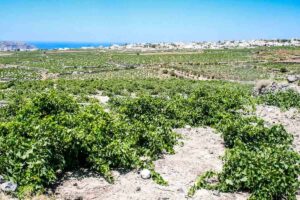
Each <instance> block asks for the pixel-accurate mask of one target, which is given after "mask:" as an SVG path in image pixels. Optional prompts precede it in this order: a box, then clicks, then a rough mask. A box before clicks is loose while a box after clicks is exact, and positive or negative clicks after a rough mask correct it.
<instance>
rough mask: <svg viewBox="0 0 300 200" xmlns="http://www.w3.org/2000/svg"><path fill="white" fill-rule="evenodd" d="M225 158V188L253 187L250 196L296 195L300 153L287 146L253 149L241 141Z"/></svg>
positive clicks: (222, 178)
mask: <svg viewBox="0 0 300 200" xmlns="http://www.w3.org/2000/svg"><path fill="white" fill-rule="evenodd" d="M224 162H225V164H224V167H223V171H222V172H221V173H220V174H219V181H220V184H219V186H218V188H219V189H220V190H221V191H226V192H229V191H230V192H234V191H250V192H251V193H252V194H251V197H250V199H262V200H263V199H266V200H267V199H296V198H295V194H296V192H297V190H298V188H299V186H300V184H299V181H298V176H299V174H300V167H299V163H300V156H299V154H298V153H296V152H294V151H292V150H290V149H288V148H286V147H285V146H277V147H268V146H265V147H264V148H262V149H261V150H259V151H252V150H249V149H248V148H247V147H246V146H245V145H243V144H239V145H237V146H236V147H234V148H233V149H230V150H228V151H227V152H226V155H225V157H224Z"/></svg>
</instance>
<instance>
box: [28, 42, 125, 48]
mask: <svg viewBox="0 0 300 200" xmlns="http://www.w3.org/2000/svg"><path fill="white" fill-rule="evenodd" d="M26 43H27V44H31V45H33V46H35V47H36V48H38V49H65V48H69V49H80V48H85V47H100V46H101V47H110V46H112V45H113V44H119V45H120V44H121V43H101V42H99V43H98V42H30V41H29V42H26Z"/></svg>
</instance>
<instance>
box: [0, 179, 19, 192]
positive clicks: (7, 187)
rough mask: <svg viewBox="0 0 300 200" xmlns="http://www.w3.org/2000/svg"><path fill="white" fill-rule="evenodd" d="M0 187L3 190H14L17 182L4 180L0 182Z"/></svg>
mask: <svg viewBox="0 0 300 200" xmlns="http://www.w3.org/2000/svg"><path fill="white" fill-rule="evenodd" d="M0 188H1V190H2V191H4V192H14V191H16V189H17V184H15V183H13V182H10V181H8V182H5V183H2V184H1V186H0Z"/></svg>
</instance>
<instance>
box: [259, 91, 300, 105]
mask: <svg viewBox="0 0 300 200" xmlns="http://www.w3.org/2000/svg"><path fill="white" fill-rule="evenodd" d="M260 101H261V102H262V103H265V104H267V105H270V106H277V107H280V108H283V109H289V108H292V107H295V108H300V94H299V93H298V92H296V91H294V90H287V91H280V92H276V93H268V94H266V95H263V96H261V97H260Z"/></svg>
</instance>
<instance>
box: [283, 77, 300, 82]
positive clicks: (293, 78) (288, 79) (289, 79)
mask: <svg viewBox="0 0 300 200" xmlns="http://www.w3.org/2000/svg"><path fill="white" fill-rule="evenodd" d="M286 79H287V81H288V82H289V83H294V82H296V81H298V80H299V77H298V76H296V75H288V76H287V78H286Z"/></svg>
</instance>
